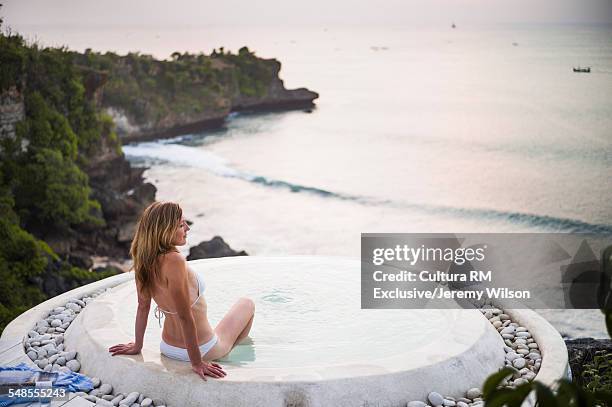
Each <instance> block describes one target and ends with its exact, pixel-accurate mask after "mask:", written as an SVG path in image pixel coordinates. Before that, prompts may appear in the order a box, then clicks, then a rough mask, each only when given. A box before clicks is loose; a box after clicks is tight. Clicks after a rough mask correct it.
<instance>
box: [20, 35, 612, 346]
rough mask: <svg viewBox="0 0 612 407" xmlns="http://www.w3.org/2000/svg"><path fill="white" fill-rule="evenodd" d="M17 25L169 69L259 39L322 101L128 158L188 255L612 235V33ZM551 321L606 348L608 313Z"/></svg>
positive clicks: (557, 316) (234, 121)
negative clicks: (176, 60)
mask: <svg viewBox="0 0 612 407" xmlns="http://www.w3.org/2000/svg"><path fill="white" fill-rule="evenodd" d="M14 28H15V29H16V30H17V31H19V32H21V33H22V34H25V36H26V37H28V38H31V39H36V40H38V41H40V42H42V43H44V44H46V45H62V44H65V45H68V46H69V47H70V48H72V49H76V50H80V51H82V50H84V49H85V48H92V49H94V50H97V51H106V50H113V51H115V52H119V53H125V52H128V51H139V52H141V53H148V54H152V55H154V56H156V57H158V58H167V57H169V55H170V54H171V53H172V52H174V51H190V52H200V51H202V52H205V53H209V52H211V51H212V49H213V48H219V47H221V46H223V47H225V49H229V50H233V51H237V50H238V49H239V48H240V47H242V46H243V45H246V46H248V47H249V49H251V50H254V51H255V52H256V54H257V55H259V56H261V57H266V58H272V57H274V58H277V59H279V60H280V61H281V62H282V69H281V77H282V79H283V80H284V81H285V85H286V86H287V87H289V88H295V87H308V88H309V89H311V90H314V91H316V92H318V93H320V98H319V99H318V100H317V101H316V104H317V107H316V108H315V109H313V110H312V112H305V111H291V112H281V113H265V114H233V115H232V116H231V117H230V118H229V120H228V121H227V123H226V125H225V127H224V128H222V129H219V130H215V131H209V132H204V133H201V134H186V135H183V136H180V137H177V138H174V139H170V140H161V141H156V142H148V143H140V144H134V145H128V146H124V152H125V154H126V156H127V157H128V159H129V160H130V161H131V162H132V163H133V164H134V165H137V166H146V167H149V169H148V170H147V171H146V172H145V177H146V179H147V181H150V182H152V183H153V184H155V186H156V187H157V188H158V195H157V198H158V199H159V200H172V201H177V202H179V203H180V204H181V205H182V207H183V209H184V214H185V217H186V218H187V219H189V220H191V221H193V222H194V223H193V225H192V230H191V232H190V235H189V237H188V245H191V246H193V245H196V244H198V243H199V242H201V241H203V240H208V239H210V238H212V237H213V236H215V235H220V236H222V237H223V238H224V239H225V240H226V241H227V242H228V243H229V244H230V245H231V246H232V248H234V249H237V250H246V251H247V252H248V253H249V254H250V255H259V256H278V255H293V254H308V255H313V254H314V255H334V256H348V257H359V255H360V234H361V233H372V232H406V233H407V232H557V231H558V232H588V233H608V234H611V233H612V183H611V179H612V177H611V176H612V96H611V95H612V41H611V39H612V26H609V25H569V24H566V25H534V24H529V25H528V24H523V25H520V24H515V25H501V26H461V25H459V26H458V27H457V28H456V29H452V28H451V27H450V24H449V26H444V27H323V26H322V27H308V28H305V27H290V28H261V27H259V28H258V27H211V28H201V27H195V28H194V27H176V28H172V27H164V28H159V29H158V28H150V27H149V28H146V27H145V28H129V29H128V28H121V27H110V26H109V27H94V28H91V27H83V28H71V29H66V28H60V27H34V26H31V27H14ZM574 66H591V67H592V68H591V73H588V74H585V73H574V72H573V71H572V67H574ZM183 252H184V253H185V254H186V253H187V252H188V248H187V247H185V248H184V251H183ZM542 313H543V315H544V316H546V317H547V318H548V319H549V320H550V321H551V322H552V323H553V325H555V327H556V328H557V329H558V330H559V331H560V332H561V333H562V334H564V335H565V336H567V337H582V336H594V337H601V338H603V337H607V334H606V331H605V325H604V322H603V317H602V315H601V313H600V312H599V311H598V310H593V311H554V310H553V311H551V310H548V311H542Z"/></svg>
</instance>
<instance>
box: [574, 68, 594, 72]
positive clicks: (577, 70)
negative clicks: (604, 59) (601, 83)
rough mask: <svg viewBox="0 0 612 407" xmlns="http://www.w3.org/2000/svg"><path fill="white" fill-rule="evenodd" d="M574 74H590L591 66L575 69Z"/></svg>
mask: <svg viewBox="0 0 612 407" xmlns="http://www.w3.org/2000/svg"><path fill="white" fill-rule="evenodd" d="M574 72H586V73H589V72H591V67H590V66H587V67H585V68H581V67H574Z"/></svg>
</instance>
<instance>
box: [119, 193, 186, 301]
mask: <svg viewBox="0 0 612 407" xmlns="http://www.w3.org/2000/svg"><path fill="white" fill-rule="evenodd" d="M182 216H183V210H182V209H181V207H180V206H179V205H178V204H177V203H174V202H153V203H152V204H151V205H149V206H148V207H147V208H146V209H145V210H144V212H143V213H142V215H141V216H140V219H138V224H137V225H136V233H135V234H134V240H132V245H131V247H130V255H131V256H132V260H133V261H134V266H133V268H134V271H135V274H136V281H137V282H138V283H139V286H140V288H141V289H142V290H143V291H144V292H145V293H148V294H149V295H152V293H153V282H154V281H159V277H160V269H159V267H158V266H159V264H158V262H157V260H158V257H159V255H160V254H164V253H168V252H170V251H177V250H176V246H174V244H172V239H173V238H174V234H175V232H176V229H178V227H179V226H180V223H181V217H182Z"/></svg>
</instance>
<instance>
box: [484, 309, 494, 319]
mask: <svg viewBox="0 0 612 407" xmlns="http://www.w3.org/2000/svg"><path fill="white" fill-rule="evenodd" d="M484 317H485V318H486V319H491V318H493V313H492V312H491V311H485V313H484Z"/></svg>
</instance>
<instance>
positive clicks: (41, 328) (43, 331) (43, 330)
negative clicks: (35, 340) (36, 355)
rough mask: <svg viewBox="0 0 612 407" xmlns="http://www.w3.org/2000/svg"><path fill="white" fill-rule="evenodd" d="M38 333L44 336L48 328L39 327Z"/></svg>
mask: <svg viewBox="0 0 612 407" xmlns="http://www.w3.org/2000/svg"><path fill="white" fill-rule="evenodd" d="M36 332H38V333H39V334H44V333H46V332H47V327H46V326H39V327H38V328H36Z"/></svg>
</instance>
